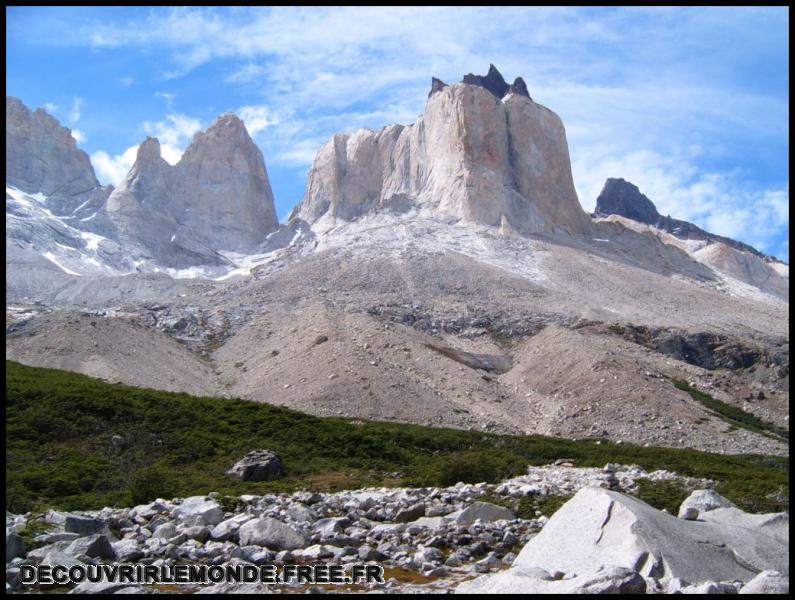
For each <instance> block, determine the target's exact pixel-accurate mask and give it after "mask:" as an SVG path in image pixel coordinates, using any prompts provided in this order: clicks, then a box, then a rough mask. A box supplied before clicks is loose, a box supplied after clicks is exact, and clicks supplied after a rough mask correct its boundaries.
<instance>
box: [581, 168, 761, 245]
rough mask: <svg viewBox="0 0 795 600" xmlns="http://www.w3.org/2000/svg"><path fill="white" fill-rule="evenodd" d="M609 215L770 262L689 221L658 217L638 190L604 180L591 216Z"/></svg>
mask: <svg viewBox="0 0 795 600" xmlns="http://www.w3.org/2000/svg"><path fill="white" fill-rule="evenodd" d="M610 215H618V216H621V217H625V218H627V219H632V220H633V221H638V222H639V223H644V224H646V225H652V226H654V227H656V228H657V229H660V230H662V231H666V232H668V233H670V234H672V235H674V236H675V237H678V238H681V239H687V240H704V241H706V242H707V243H712V242H720V243H723V244H726V245H727V246H729V247H731V248H734V249H735V250H741V251H743V252H750V253H751V254H753V255H755V256H758V257H762V258H771V257H768V256H767V255H765V254H763V253H762V252H759V250H757V249H756V248H753V247H752V246H749V245H748V244H745V243H743V242H739V241H737V240H733V239H731V238H727V237H724V236H721V235H716V234H714V233H710V232H709V231H705V230H703V229H701V228H700V227H699V226H697V225H695V224H693V223H690V222H689V221H682V220H680V219H673V218H671V216H670V215H668V216H663V215H661V214H660V213H659V212H658V211H657V207H656V206H655V205H654V203H653V202H652V201H651V200H649V199H648V198H647V197H646V196H645V195H644V194H642V193H641V191H640V189H638V186H636V185H635V184H633V183H630V182H629V181H626V180H624V179H621V178H610V179H608V180H607V181H606V182H605V185H604V187H603V188H602V191H601V193H600V194H599V197H598V198H597V199H596V210H595V211H594V216H596V217H607V216H610Z"/></svg>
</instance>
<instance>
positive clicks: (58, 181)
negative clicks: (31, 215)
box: [6, 96, 111, 217]
mask: <svg viewBox="0 0 795 600" xmlns="http://www.w3.org/2000/svg"><path fill="white" fill-rule="evenodd" d="M6 185H9V186H12V187H15V188H17V189H19V190H22V191H23V192H26V193H28V194H43V195H44V196H46V197H47V200H46V206H47V209H48V210H50V211H51V212H52V213H53V214H55V215H58V216H69V217H85V216H87V215H90V214H92V213H94V212H96V211H97V209H98V208H100V207H101V205H102V203H103V202H104V201H105V199H106V198H107V197H108V194H109V193H110V190H111V188H109V187H102V186H101V185H100V184H99V181H97V178H96V176H95V175H94V169H93V167H92V166H91V161H90V160H89V158H88V155H87V154H86V153H85V152H83V151H82V150H80V149H79V148H78V147H77V142H76V141H75V139H74V138H73V137H72V132H71V130H69V129H67V128H66V127H62V126H61V125H60V124H59V123H58V121H56V120H55V119H54V118H53V117H51V116H50V115H49V114H47V112H46V111H44V110H43V109H41V108H40V109H38V110H36V111H35V112H34V111H31V110H30V109H28V108H27V107H26V106H25V105H24V104H22V102H21V101H20V100H19V99H17V98H13V97H10V96H6Z"/></svg>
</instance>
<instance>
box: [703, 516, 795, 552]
mask: <svg viewBox="0 0 795 600" xmlns="http://www.w3.org/2000/svg"><path fill="white" fill-rule="evenodd" d="M701 518H702V520H704V521H707V522H708V523H718V524H726V525H736V526H738V527H747V528H749V529H755V530H757V531H761V532H763V533H766V534H767V535H769V536H771V537H774V538H776V539H777V540H778V541H780V542H782V543H784V544H789V513H768V514H758V515H756V514H751V513H747V512H744V511H742V510H740V509H739V508H736V507H731V508H716V509H714V510H711V511H709V512H708V513H706V514H705V515H703V516H702V517H701Z"/></svg>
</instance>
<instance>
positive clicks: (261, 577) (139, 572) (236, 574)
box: [20, 564, 384, 585]
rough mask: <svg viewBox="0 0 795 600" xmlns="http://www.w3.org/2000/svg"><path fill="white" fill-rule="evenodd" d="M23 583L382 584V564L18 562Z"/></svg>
mask: <svg viewBox="0 0 795 600" xmlns="http://www.w3.org/2000/svg"><path fill="white" fill-rule="evenodd" d="M20 575H21V578H22V584H23V585H34V584H38V585H69V584H79V583H83V582H91V583H130V584H169V583H172V584H199V585H201V584H214V583H264V584H273V585H278V584H289V583H298V584H307V585H310V584H340V585H341V584H353V585H356V584H361V583H384V567H382V566H380V565H373V564H364V565H360V564H356V565H351V566H350V573H346V567H345V566H344V565H323V564H318V565H283V566H276V565H201V564H195V565H160V566H156V565H143V564H102V565H71V566H66V565H21V566H20Z"/></svg>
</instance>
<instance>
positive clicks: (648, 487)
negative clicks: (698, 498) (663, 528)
mask: <svg viewBox="0 0 795 600" xmlns="http://www.w3.org/2000/svg"><path fill="white" fill-rule="evenodd" d="M690 492H692V490H690V489H688V488H687V487H685V485H684V484H683V483H682V482H681V481H676V480H673V481H652V480H651V479H638V491H637V496H638V497H639V498H642V499H643V501H644V502H647V503H648V504H651V505H652V506H653V507H654V508H658V509H660V510H662V509H663V508H664V509H665V510H667V511H668V512H669V513H671V514H672V515H676V514H677V513H678V512H679V506H680V505H681V504H682V502H683V501H684V499H685V498H687V497H688V496H689V495H690Z"/></svg>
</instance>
